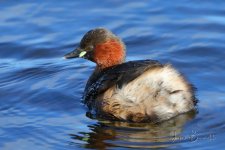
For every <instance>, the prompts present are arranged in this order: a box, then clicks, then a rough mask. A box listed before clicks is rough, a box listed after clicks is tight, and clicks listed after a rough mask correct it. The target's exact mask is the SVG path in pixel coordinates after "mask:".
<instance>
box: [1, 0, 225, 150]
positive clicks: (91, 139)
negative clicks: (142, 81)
mask: <svg viewBox="0 0 225 150" xmlns="http://www.w3.org/2000/svg"><path fill="white" fill-rule="evenodd" d="M224 8H225V1H223V0H214V1H212V0H204V1H200V0H195V1H190V0H173V1H157V0H151V1H148V2H147V1H130V0H123V1H118V0H102V1H99V2H97V1H93V0H86V1H81V0H80V1H78V0H76V1H72V0H71V1H57V2H56V1H53V0H48V1H34V0H30V1H1V2H0V31H1V32H0V72H1V75H0V149H1V150H11V149H17V150H30V149H31V148H32V149H35V150H39V149H40V150H42V149H44V150H58V149H59V150H64V149H69V150H70V149H71V150H72V149H84V148H94V149H116V148H118V149H130V148H133V149H137V148H143V147H144V148H157V149H167V150H168V149H198V150H201V149H202V150H205V149H224V147H225V143H224V138H225V118H224V116H225V111H224V110H225V90H224V89H225V80H224V76H225V67H224V64H225V59H224V56H225V51H224V49H225V42H224V39H225V22H224V20H225V18H224V14H225V9H224ZM96 27H106V28H109V29H110V30H112V31H113V32H114V33H115V34H117V35H118V36H120V37H121V38H122V39H123V40H124V42H125V43H126V46H127V60H140V59H157V60H159V61H160V62H162V63H171V64H172V65H173V66H174V67H176V68H177V69H178V70H180V71H181V72H182V73H183V74H184V75H185V76H186V77H187V79H188V80H190V82H191V83H193V84H194V85H195V86H196V88H197V89H198V90H197V98H198V99H199V100H200V101H199V103H198V113H197V114H195V113H194V112H192V113H189V114H183V115H181V116H177V117H176V118H174V119H172V120H168V121H165V122H163V123H160V124H155V125H153V124H146V123H145V124H144V123H141V124H135V123H125V122H110V121H106V120H101V119H96V118H90V117H88V116H86V111H87V110H86V107H85V106H83V104H82V103H81V97H82V93H83V90H84V86H85V84H86V81H87V79H88V77H89V76H90V74H91V72H92V71H93V68H94V64H93V63H91V62H88V61H85V60H82V59H77V60H67V61H64V60H63V59H62V57H63V56H64V54H66V53H67V52H69V51H71V50H73V49H74V48H75V47H76V46H77V44H78V43H79V41H80V38H81V37H82V36H83V34H84V33H86V32H87V31H88V30H90V29H92V28H96Z"/></svg>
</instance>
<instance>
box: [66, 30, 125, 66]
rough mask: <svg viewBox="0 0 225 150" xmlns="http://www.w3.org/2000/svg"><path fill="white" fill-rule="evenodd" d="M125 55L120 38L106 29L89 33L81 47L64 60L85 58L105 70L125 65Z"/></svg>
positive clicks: (82, 41)
mask: <svg viewBox="0 0 225 150" xmlns="http://www.w3.org/2000/svg"><path fill="white" fill-rule="evenodd" d="M125 55H126V54H125V45H124V43H123V42H122V41H121V40H120V38H118V37H117V36H116V35H114V34H113V33H112V32H111V31H109V30H107V29H105V28H96V29H93V30H90V31H88V32H87V33H86V34H85V35H84V37H83V38H82V39H81V41H80V45H79V47H78V48H76V49H75V50H74V51H72V52H70V53H68V54H66V55H65V56H64V58H66V59H69V58H85V59H88V60H90V61H93V62H95V63H96V64H97V67H98V68H100V69H104V68H107V67H111V66H114V65H118V64H121V63H123V62H124V60H125Z"/></svg>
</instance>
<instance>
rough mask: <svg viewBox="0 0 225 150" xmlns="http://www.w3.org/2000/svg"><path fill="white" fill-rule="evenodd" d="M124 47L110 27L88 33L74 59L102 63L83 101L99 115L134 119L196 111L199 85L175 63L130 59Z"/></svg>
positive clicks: (72, 55) (160, 118)
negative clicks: (182, 72)
mask: <svg viewBox="0 0 225 150" xmlns="http://www.w3.org/2000/svg"><path fill="white" fill-rule="evenodd" d="M125 49H126V48H125V45H124V43H123V42H122V41H121V39H120V38H119V37H117V36H116V35H114V34H113V33H112V32H110V31H109V30H107V29H104V28H96V29H93V30H90V31H88V32H87V33H86V34H85V35H84V37H83V38H82V40H81V42H80V45H79V47H78V48H76V49H75V50H74V51H72V52H71V53H68V54H66V55H65V58H66V59H69V58H85V59H88V60H90V61H92V62H95V63H96V64H97V66H96V68H95V70H94V72H93V74H92V75H91V77H90V78H89V80H88V82H87V84H86V88H85V92H84V97H83V99H84V102H85V104H87V106H88V108H89V109H90V110H92V111H93V110H94V112H95V113H96V115H98V116H101V117H104V118H108V119H117V120H124V121H131V122H159V121H163V120H167V119H170V118H172V117H175V116H177V115H179V114H182V113H185V112H188V111H190V110H193V109H195V105H196V103H197V101H196V99H195V96H194V89H193V87H192V86H191V84H189V83H188V82H187V80H186V79H185V78H184V77H183V76H182V75H181V74H180V73H179V72H178V71H177V70H175V69H174V68H173V67H172V66H171V65H168V64H167V65H162V64H160V63H159V62H158V61H155V60H137V61H129V62H124V61H125V56H126V52H125Z"/></svg>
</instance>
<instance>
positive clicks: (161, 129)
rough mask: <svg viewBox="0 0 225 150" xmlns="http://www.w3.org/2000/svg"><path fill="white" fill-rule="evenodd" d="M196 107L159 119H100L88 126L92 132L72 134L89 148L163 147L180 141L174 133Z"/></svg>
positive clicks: (178, 133)
mask: <svg viewBox="0 0 225 150" xmlns="http://www.w3.org/2000/svg"><path fill="white" fill-rule="evenodd" d="M195 115H196V111H194V110H193V111H191V112H188V113H186V114H182V115H179V116H177V117H175V118H173V119H170V120H167V121H164V122H161V123H157V124H149V123H129V122H119V121H114V122H111V121H105V120H100V121H99V122H98V123H96V124H95V125H90V126H88V127H89V128H90V130H91V132H87V133H86V132H79V133H78V134H70V136H71V138H72V139H73V143H74V144H76V143H77V141H80V142H84V143H85V144H84V147H85V148H97V149H107V148H111V147H130V148H163V147H169V146H170V145H173V144H176V143H178V142H179V141H176V138H175V137H174V136H179V135H180V134H181V133H182V130H183V127H184V125H185V124H186V123H187V122H188V121H190V120H191V119H193V118H194V117H195Z"/></svg>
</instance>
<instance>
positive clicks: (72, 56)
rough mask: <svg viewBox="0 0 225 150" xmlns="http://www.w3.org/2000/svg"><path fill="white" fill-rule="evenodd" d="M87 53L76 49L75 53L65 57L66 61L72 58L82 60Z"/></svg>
mask: <svg viewBox="0 0 225 150" xmlns="http://www.w3.org/2000/svg"><path fill="white" fill-rule="evenodd" d="M86 53H87V52H86V51H84V50H82V49H80V48H77V49H75V50H74V51H72V52H70V53H68V54H66V55H64V58H65V59H70V58H82V57H84V56H85V55H86Z"/></svg>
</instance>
